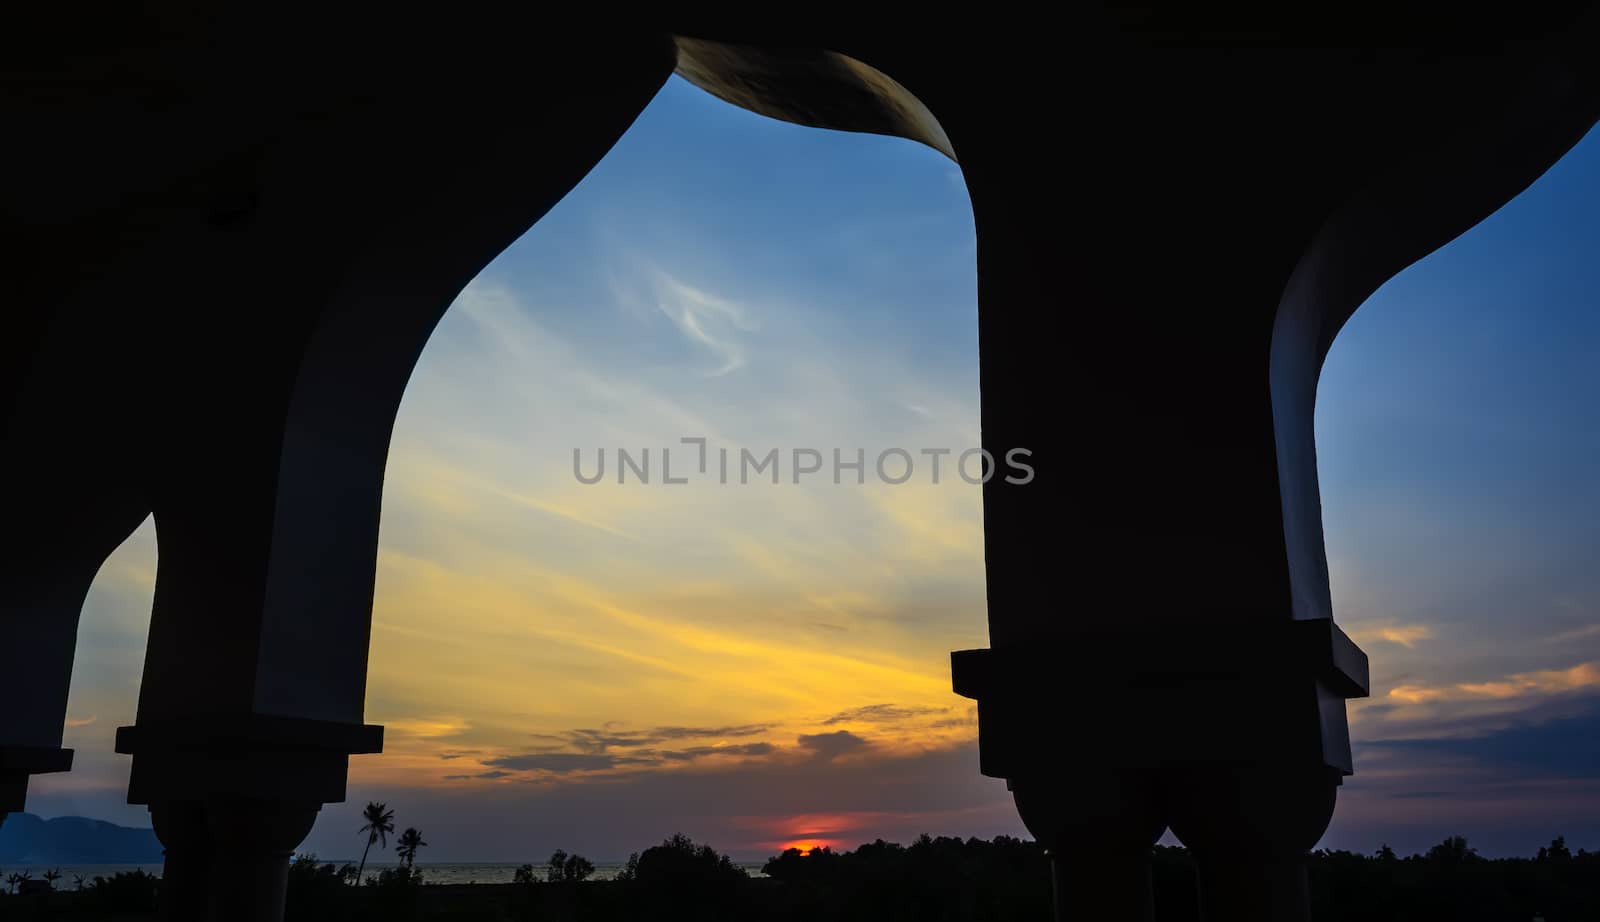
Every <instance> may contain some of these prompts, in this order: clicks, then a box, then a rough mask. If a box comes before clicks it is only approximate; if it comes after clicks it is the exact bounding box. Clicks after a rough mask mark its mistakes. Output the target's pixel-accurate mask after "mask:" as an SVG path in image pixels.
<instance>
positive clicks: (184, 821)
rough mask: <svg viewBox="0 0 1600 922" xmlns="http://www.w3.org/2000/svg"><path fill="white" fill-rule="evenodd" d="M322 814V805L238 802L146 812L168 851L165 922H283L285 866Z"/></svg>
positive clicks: (181, 804)
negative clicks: (166, 921) (318, 816)
mask: <svg viewBox="0 0 1600 922" xmlns="http://www.w3.org/2000/svg"><path fill="white" fill-rule="evenodd" d="M319 809H321V804H306V803H294V802H283V801H272V800H260V799H253V798H241V797H218V798H211V799H209V800H205V801H182V800H178V801H163V802H160V803H153V804H151V805H150V819H151V823H152V825H153V826H154V827H155V831H156V837H157V838H159V839H160V840H161V844H162V845H164V846H165V847H166V861H165V864H164V865H163V868H162V888H161V890H162V892H161V911H162V915H163V917H164V918H165V919H167V920H168V922H234V920H237V922H280V920H281V919H282V918H283V910H284V896H285V891H286V889H287V885H288V879H289V859H290V858H291V857H293V855H294V850H295V848H296V847H297V846H299V844H300V843H301V842H302V841H304V840H305V837H306V835H307V834H308V833H310V832H311V826H312V824H313V823H314V822H315V821H316V818H317V811H318V810H319ZM224 869H225V870H226V874H225V875H223V874H222V873H220V872H221V871H223V870H224Z"/></svg>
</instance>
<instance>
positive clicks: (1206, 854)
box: [1173, 762, 1340, 922]
mask: <svg viewBox="0 0 1600 922" xmlns="http://www.w3.org/2000/svg"><path fill="white" fill-rule="evenodd" d="M1185 781H1186V782H1187V785H1186V787H1187V790H1186V791H1185V793H1184V795H1183V796H1180V797H1178V798H1177V800H1178V801H1179V804H1178V806H1177V807H1176V808H1175V816H1174V820H1173V831H1174V832H1175V833H1177V835H1178V836H1179V838H1181V839H1182V840H1183V841H1184V843H1185V844H1186V845H1188V847H1189V849H1190V851H1191V852H1192V853H1193V854H1194V858H1195V864H1196V866H1197V868H1198V870H1199V876H1200V881H1199V883H1200V903H1201V912H1202V918H1204V919H1207V920H1210V922H1224V920H1225V922H1305V920H1309V919H1310V908H1309V890H1308V887H1307V883H1306V856H1307V853H1308V852H1309V851H1310V850H1311V848H1312V847H1313V846H1315V845H1316V844H1317V840H1318V839H1320V838H1321V837H1322V833H1323V832H1324V831H1325V830H1326V829H1327V827H1328V821H1329V820H1330V819H1331V818H1332V817H1333V807H1334V799H1335V794H1336V792H1337V790H1338V785H1339V782H1340V776H1339V773H1338V772H1337V771H1335V770H1332V769H1329V768H1326V767H1324V766H1320V765H1305V764H1301V765H1294V764H1282V763H1280V764H1273V763H1270V762H1258V763H1252V764H1239V765H1233V766H1216V767H1212V768H1208V769H1204V770H1197V771H1194V772H1193V773H1192V774H1190V775H1189V776H1188V777H1187V778H1186V779H1185Z"/></svg>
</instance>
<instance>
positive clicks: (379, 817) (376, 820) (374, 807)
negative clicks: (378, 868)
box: [356, 800, 394, 887]
mask: <svg viewBox="0 0 1600 922" xmlns="http://www.w3.org/2000/svg"><path fill="white" fill-rule="evenodd" d="M361 818H362V819H364V820H366V821H367V824H366V825H365V826H362V827H361V832H364V833H366V834H367V847H366V848H365V849H363V850H362V852H361V867H359V868H357V869H356V886H358V887H359V886H361V873H362V872H363V871H365V870H366V869H367V852H370V851H372V843H374V842H382V843H383V844H382V845H381V846H379V847H380V848H387V847H388V846H389V833H391V832H394V811H393V810H390V809H389V805H388V804H384V803H379V802H378V801H375V800H373V801H368V802H367V809H365V810H363V811H361Z"/></svg>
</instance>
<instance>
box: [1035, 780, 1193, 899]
mask: <svg viewBox="0 0 1600 922" xmlns="http://www.w3.org/2000/svg"><path fill="white" fill-rule="evenodd" d="M1155 782H1156V779H1155V778H1154V777H1153V776H1152V775H1150V774H1149V773H1147V772H1141V771H1138V770H1136V769H1133V770H1130V769H1115V768H1107V769H1102V770H1098V771H1072V770H1071V769H1064V770H1062V771H1061V772H1060V773H1059V774H1057V775H1054V776H1051V777H1036V778H1022V779H1016V780H1013V781H1010V782H1009V783H1008V787H1009V788H1010V789H1011V794H1012V798H1013V799H1014V800H1015V802H1016V805H1017V813H1018V814H1019V815H1020V816H1021V817H1022V822H1023V823H1024V824H1025V825H1026V826H1027V827H1028V831H1029V832H1031V833H1032V834H1033V836H1034V838H1035V839H1037V840H1038V841H1039V842H1040V844H1042V845H1044V847H1045V849H1046V850H1047V852H1048V854H1049V856H1050V873H1051V883H1052V890H1053V892H1054V902H1055V917H1056V919H1057V920H1058V922H1072V920H1079V919H1128V920H1136V922H1148V920H1152V919H1154V918H1155V902H1154V899H1153V895H1152V892H1151V880H1150V847H1151V846H1152V845H1154V844H1155V841H1156V839H1158V838H1160V836H1161V833H1162V832H1163V831H1164V830H1165V828H1166V823H1165V821H1164V819H1163V814H1162V811H1161V807H1160V801H1159V792H1158V790H1157V787H1156V784H1155Z"/></svg>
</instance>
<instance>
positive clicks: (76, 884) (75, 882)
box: [72, 874, 83, 890]
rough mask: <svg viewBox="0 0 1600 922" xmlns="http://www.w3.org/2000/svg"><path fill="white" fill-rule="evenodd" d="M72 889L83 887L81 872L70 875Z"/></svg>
mask: <svg viewBox="0 0 1600 922" xmlns="http://www.w3.org/2000/svg"><path fill="white" fill-rule="evenodd" d="M72 889H74V890H82V889H83V875H82V874H74V875H72Z"/></svg>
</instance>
